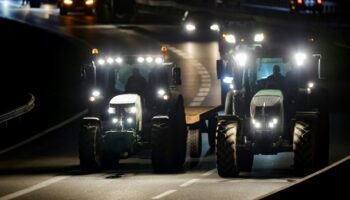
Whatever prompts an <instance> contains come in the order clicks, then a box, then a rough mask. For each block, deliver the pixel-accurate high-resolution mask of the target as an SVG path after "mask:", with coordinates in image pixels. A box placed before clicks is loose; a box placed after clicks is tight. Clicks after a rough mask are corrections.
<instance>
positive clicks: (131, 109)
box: [129, 106, 137, 114]
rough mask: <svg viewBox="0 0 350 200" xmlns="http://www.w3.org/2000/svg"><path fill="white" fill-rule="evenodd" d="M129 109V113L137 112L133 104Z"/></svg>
mask: <svg viewBox="0 0 350 200" xmlns="http://www.w3.org/2000/svg"><path fill="white" fill-rule="evenodd" d="M129 111H130V113H133V114H134V113H136V112H137V108H136V107H135V106H133V107H131V108H130V110H129Z"/></svg>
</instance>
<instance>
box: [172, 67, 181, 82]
mask: <svg viewBox="0 0 350 200" xmlns="http://www.w3.org/2000/svg"><path fill="white" fill-rule="evenodd" d="M172 76H173V84H174V85H181V69H180V67H173V69H172Z"/></svg>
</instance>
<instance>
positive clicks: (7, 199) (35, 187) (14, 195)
mask: <svg viewBox="0 0 350 200" xmlns="http://www.w3.org/2000/svg"><path fill="white" fill-rule="evenodd" d="M68 177H70V176H57V177H54V178H51V179H49V180H46V181H44V182H41V183H38V184H36V185H33V186H31V187H28V188H25V189H23V190H19V191H17V192H14V193H11V194H8V195H5V196H2V197H0V200H10V199H14V198H17V197H20V196H23V195H25V194H28V193H30V192H33V191H35V190H39V189H41V188H44V187H47V186H49V185H52V184H54V183H57V182H59V181H62V180H63V179H66V178H68Z"/></svg>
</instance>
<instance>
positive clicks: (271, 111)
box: [216, 47, 329, 177]
mask: <svg viewBox="0 0 350 200" xmlns="http://www.w3.org/2000/svg"><path fill="white" fill-rule="evenodd" d="M286 49H288V52H287V51H285V50H284V49H267V48H266V49H264V50H262V49H261V48H241V49H238V50H237V51H235V52H234V53H233V54H232V55H231V56H230V58H229V59H227V60H218V61H217V75H218V78H219V79H221V80H222V81H221V82H222V83H223V84H226V86H225V87H228V88H230V89H229V90H228V92H227V93H226V99H225V109H224V114H223V115H220V116H218V124H217V132H216V156H217V170H218V174H219V175H220V176H221V177H236V176H238V175H239V173H240V172H243V171H248V172H249V171H251V169H252V165H253V160H254V155H258V154H262V155H275V154H277V153H280V152H289V151H290V152H294V170H295V172H296V174H298V175H306V174H308V173H311V172H313V171H315V170H318V169H320V168H322V167H324V166H326V165H327V164H328V151H329V130H328V129H329V119H328V105H327V102H328V101H327V98H328V94H327V91H326V90H325V89H323V88H321V86H319V85H318V81H319V80H320V79H321V78H323V77H322V76H321V55H320V54H314V53H312V51H311V50H305V51H301V50H300V48H299V47H295V48H286ZM275 65H278V66H279V69H280V73H281V74H282V75H284V76H285V78H284V79H283V82H282V85H279V86H277V87H276V86H273V85H269V84H268V80H269V78H268V76H269V75H270V74H272V70H273V68H274V66H275Z"/></svg>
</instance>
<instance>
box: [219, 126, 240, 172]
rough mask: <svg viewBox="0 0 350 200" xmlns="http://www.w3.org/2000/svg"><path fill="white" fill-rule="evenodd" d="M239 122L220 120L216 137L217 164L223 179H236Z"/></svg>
mask: <svg viewBox="0 0 350 200" xmlns="http://www.w3.org/2000/svg"><path fill="white" fill-rule="evenodd" d="M237 132H238V122H236V121H226V120H220V121H219V123H218V128H217V135H216V159H217V161H216V164H217V170H218V174H219V176H221V177H236V176H238V174H239V170H238V166H237Z"/></svg>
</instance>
